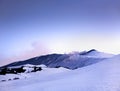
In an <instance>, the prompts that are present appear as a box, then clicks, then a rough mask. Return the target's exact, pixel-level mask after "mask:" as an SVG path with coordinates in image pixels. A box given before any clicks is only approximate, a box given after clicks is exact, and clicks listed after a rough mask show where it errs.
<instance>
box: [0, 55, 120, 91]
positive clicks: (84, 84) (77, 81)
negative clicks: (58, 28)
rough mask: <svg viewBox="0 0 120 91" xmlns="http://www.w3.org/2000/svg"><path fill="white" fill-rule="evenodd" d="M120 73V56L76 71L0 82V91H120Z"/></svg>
mask: <svg viewBox="0 0 120 91" xmlns="http://www.w3.org/2000/svg"><path fill="white" fill-rule="evenodd" d="M119 69H120V55H117V56H114V57H112V58H109V59H105V60H103V61H101V62H98V63H96V64H93V65H89V66H86V67H82V68H79V69H76V70H68V69H65V68H45V69H44V70H42V71H40V72H35V73H30V74H27V75H26V78H25V79H19V80H14V81H6V82H0V91H120V70H119ZM6 86H7V87H6Z"/></svg>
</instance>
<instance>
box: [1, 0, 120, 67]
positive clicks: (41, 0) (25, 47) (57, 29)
mask: <svg viewBox="0 0 120 91" xmlns="http://www.w3.org/2000/svg"><path fill="white" fill-rule="evenodd" d="M119 25H120V1H119V0H0V44H1V46H0V50H1V51H0V55H1V56H0V64H1V65H2V64H6V63H9V62H12V61H16V60H23V59H27V58H31V57H33V56H38V55H43V54H48V53H68V52H72V51H83V50H89V49H93V48H94V49H97V50H100V51H104V52H110V53H120V48H119V46H120V42H119V40H120V37H119V35H120V26H119Z"/></svg>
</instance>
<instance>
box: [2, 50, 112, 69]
mask: <svg viewBox="0 0 120 91" xmlns="http://www.w3.org/2000/svg"><path fill="white" fill-rule="evenodd" d="M112 56H114V55H113V54H107V53H103V52H99V51H97V50H95V49H92V50H90V51H84V52H75V53H70V54H49V55H44V56H40V57H35V58H31V59H28V60H25V61H18V62H14V63H11V64H8V65H6V66H3V67H11V66H20V65H25V64H32V65H41V64H44V65H46V66H47V67H52V68H58V67H65V68H69V69H76V68H80V67H84V66H88V65H91V64H94V63H97V62H100V61H102V60H104V59H107V58H110V57H112Z"/></svg>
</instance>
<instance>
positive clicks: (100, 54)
mask: <svg viewBox="0 0 120 91" xmlns="http://www.w3.org/2000/svg"><path fill="white" fill-rule="evenodd" d="M85 56H88V57H96V58H109V57H113V56H115V55H114V54H109V53H104V52H99V51H97V50H90V51H88V53H86V55H85Z"/></svg>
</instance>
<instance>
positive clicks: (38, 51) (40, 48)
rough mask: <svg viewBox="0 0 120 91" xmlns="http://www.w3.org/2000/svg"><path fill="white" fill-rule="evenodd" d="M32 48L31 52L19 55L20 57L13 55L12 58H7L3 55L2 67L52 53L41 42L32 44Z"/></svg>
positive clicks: (1, 56) (0, 63)
mask: <svg viewBox="0 0 120 91" xmlns="http://www.w3.org/2000/svg"><path fill="white" fill-rule="evenodd" d="M31 47H32V49H31V50H26V51H23V52H21V53H19V54H18V55H12V56H10V57H6V56H5V55H3V54H2V53H1V55H0V66H2V65H6V64H8V63H11V62H15V61H21V60H25V59H29V58H32V57H36V56H40V55H45V54H48V53H50V50H49V48H48V47H47V46H46V45H45V44H43V43H41V42H33V43H32V44H31ZM16 54H17V53H16Z"/></svg>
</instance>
